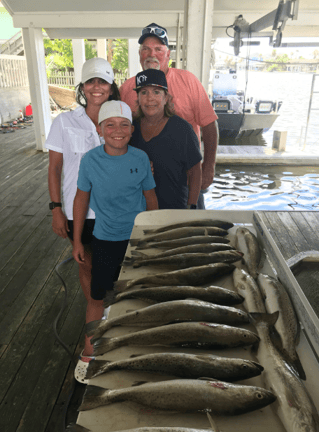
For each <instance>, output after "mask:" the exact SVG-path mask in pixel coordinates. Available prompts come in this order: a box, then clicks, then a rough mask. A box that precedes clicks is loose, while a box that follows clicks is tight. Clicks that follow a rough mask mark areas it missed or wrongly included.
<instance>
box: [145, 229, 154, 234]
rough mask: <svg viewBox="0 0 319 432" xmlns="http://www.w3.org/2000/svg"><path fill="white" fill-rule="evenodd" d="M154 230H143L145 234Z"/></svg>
mask: <svg viewBox="0 0 319 432" xmlns="http://www.w3.org/2000/svg"><path fill="white" fill-rule="evenodd" d="M153 232H154V230H150V229H146V230H143V233H144V234H152V233H153Z"/></svg>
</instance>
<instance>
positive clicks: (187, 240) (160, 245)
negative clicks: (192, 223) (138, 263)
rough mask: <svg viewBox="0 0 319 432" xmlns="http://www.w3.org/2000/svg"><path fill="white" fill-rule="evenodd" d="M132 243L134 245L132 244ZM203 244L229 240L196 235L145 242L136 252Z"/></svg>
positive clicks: (227, 239)
mask: <svg viewBox="0 0 319 432" xmlns="http://www.w3.org/2000/svg"><path fill="white" fill-rule="evenodd" d="M133 243H136V241H135V242H133ZM205 243H222V244H228V243H230V240H229V238H228V237H221V236H217V235H196V236H193V237H184V238H178V239H172V240H165V241H164V240H163V241H160V242H145V243H143V244H139V245H138V246H137V247H136V250H140V249H154V248H156V249H173V248H177V247H183V246H190V245H195V244H205Z"/></svg>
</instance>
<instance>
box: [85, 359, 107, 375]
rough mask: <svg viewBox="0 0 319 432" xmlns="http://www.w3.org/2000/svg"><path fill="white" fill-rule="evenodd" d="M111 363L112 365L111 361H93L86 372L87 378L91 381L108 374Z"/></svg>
mask: <svg viewBox="0 0 319 432" xmlns="http://www.w3.org/2000/svg"><path fill="white" fill-rule="evenodd" d="M109 363H111V362H110V361H109V360H91V361H90V362H89V367H88V370H87V372H86V378H87V379H91V378H94V377H96V376H98V375H101V374H102V373H105V372H107V365H108V364H109Z"/></svg>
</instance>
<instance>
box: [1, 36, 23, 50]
mask: <svg viewBox="0 0 319 432" xmlns="http://www.w3.org/2000/svg"><path fill="white" fill-rule="evenodd" d="M17 48H19V49H20V51H21V50H23V39H22V31H21V30H20V31H18V33H16V34H15V35H14V36H12V37H11V38H10V39H8V40H7V41H6V42H5V43H4V44H2V45H1V47H0V53H3V54H9V55H10V54H14V51H15V50H16V49H17Z"/></svg>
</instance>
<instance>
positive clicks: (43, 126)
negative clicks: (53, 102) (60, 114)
mask: <svg viewBox="0 0 319 432" xmlns="http://www.w3.org/2000/svg"><path fill="white" fill-rule="evenodd" d="M22 34H23V41H24V49H25V53H26V59H27V68H28V76H29V83H30V95H31V101H32V109H33V120H34V131H35V138H36V146H37V150H42V151H47V150H46V149H45V147H44V143H45V140H46V138H47V136H48V134H49V130H50V127H51V112H50V100H49V89H48V80H47V74H46V69H45V59H44V46H43V37H42V28H33V27H29V28H23V29H22Z"/></svg>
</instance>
